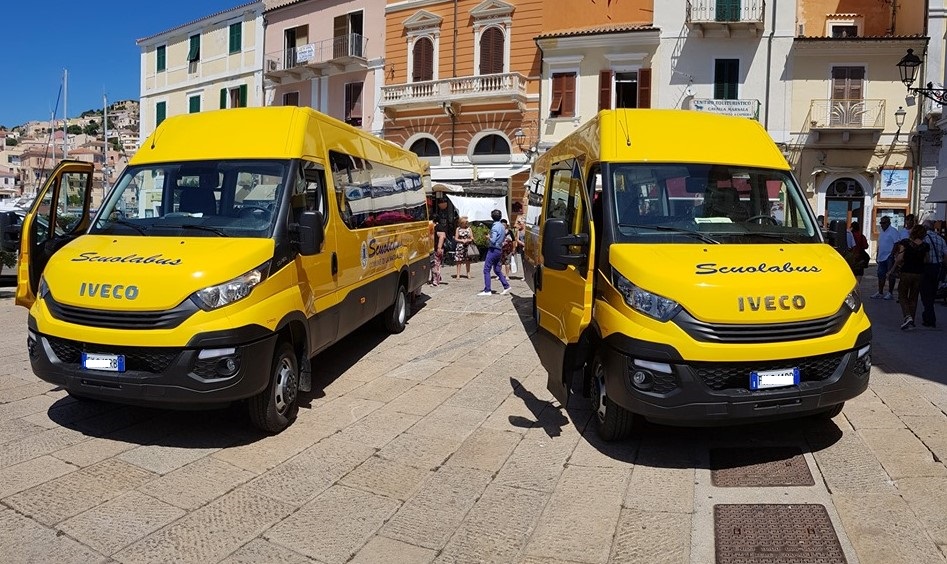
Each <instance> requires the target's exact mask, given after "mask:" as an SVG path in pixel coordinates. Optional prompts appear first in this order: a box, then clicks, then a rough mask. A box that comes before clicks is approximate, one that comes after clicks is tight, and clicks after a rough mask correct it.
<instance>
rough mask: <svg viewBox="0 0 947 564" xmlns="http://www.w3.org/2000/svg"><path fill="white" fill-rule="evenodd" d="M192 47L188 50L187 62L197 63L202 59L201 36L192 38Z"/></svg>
mask: <svg viewBox="0 0 947 564" xmlns="http://www.w3.org/2000/svg"><path fill="white" fill-rule="evenodd" d="M190 41H191V46H190V48H189V49H188V50H187V62H189V63H195V62H197V61H199V60H200V59H201V36H200V35H192V36H191V40H190Z"/></svg>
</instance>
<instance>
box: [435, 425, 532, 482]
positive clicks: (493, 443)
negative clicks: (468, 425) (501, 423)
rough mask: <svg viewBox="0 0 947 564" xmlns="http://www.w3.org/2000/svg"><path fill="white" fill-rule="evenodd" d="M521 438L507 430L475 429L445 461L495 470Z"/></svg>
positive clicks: (504, 461) (449, 463) (448, 463)
mask: <svg viewBox="0 0 947 564" xmlns="http://www.w3.org/2000/svg"><path fill="white" fill-rule="evenodd" d="M522 438H523V437H522V436H521V435H519V434H517V433H511V432H509V431H497V430H496V429H484V428H480V429H477V430H476V431H474V432H473V433H472V434H471V435H470V436H469V437H467V440H465V441H464V442H463V444H461V445H460V448H458V449H457V452H455V453H454V454H453V455H452V456H451V457H450V460H448V461H447V465H448V466H464V467H467V468H477V469H479V470H486V471H488V472H497V471H498V470H499V469H500V468H502V467H503V464H504V463H506V460H507V458H509V457H510V454H511V453H512V452H513V449H515V448H516V445H518V444H519V442H520V441H521V440H522Z"/></svg>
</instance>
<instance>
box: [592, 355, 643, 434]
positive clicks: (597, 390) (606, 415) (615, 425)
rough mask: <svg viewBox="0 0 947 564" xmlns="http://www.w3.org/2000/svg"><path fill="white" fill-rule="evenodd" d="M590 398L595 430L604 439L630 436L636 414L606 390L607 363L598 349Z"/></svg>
mask: <svg viewBox="0 0 947 564" xmlns="http://www.w3.org/2000/svg"><path fill="white" fill-rule="evenodd" d="M590 372H591V374H590V376H591V381H590V382H589V392H590V393H589V400H590V402H591V404H592V412H593V417H592V421H593V424H594V425H595V432H596V433H598V436H599V437H600V438H601V439H602V440H603V441H608V442H611V441H620V440H622V439H626V438H628V437H629V436H630V435H631V433H632V431H634V429H635V423H636V417H635V414H633V413H632V412H630V411H628V410H627V409H625V408H624V407H622V406H620V405H618V404H616V403H615V402H613V401H612V400H611V399H610V398H609V397H608V394H607V393H606V390H605V365H604V364H603V363H602V357H601V356H600V355H599V353H598V352H597V351H596V353H595V356H594V357H593V358H592V367H591V371H590Z"/></svg>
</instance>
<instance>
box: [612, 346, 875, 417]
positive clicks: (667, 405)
mask: <svg viewBox="0 0 947 564" xmlns="http://www.w3.org/2000/svg"><path fill="white" fill-rule="evenodd" d="M601 354H602V360H603V362H604V364H605V389H606V390H607V393H608V396H609V398H610V399H611V400H612V401H613V402H615V403H616V404H618V405H620V406H622V407H624V408H625V409H627V410H629V411H632V412H634V413H637V414H640V415H643V416H644V417H646V418H647V419H649V420H652V421H655V422H658V423H663V424H668V425H687V426H710V425H721V424H738V423H746V422H750V421H764V420H770V419H781V418H787V417H798V416H802V415H806V414H811V413H816V412H819V411H824V410H827V409H829V408H831V407H833V406H835V405H837V404H840V403H842V402H844V401H846V400H849V399H851V398H854V397H855V396H857V395H859V394H860V393H862V392H863V391H865V389H866V388H867V387H868V375H869V372H870V368H871V330H870V329H868V330H866V331H864V332H863V333H862V334H861V335H859V337H858V339H857V340H856V345H855V347H853V348H852V349H849V350H843V351H837V352H836V353H832V354H826V355H821V356H817V357H800V358H794V359H786V360H780V361H760V362H743V361H741V362H690V361H686V360H683V359H682V358H681V356H680V354H679V353H677V351H675V350H674V349H672V348H670V347H668V346H666V345H659V344H654V343H645V342H642V341H637V340H634V339H630V338H628V337H624V336H621V335H613V336H611V337H609V338H606V339H605V342H604V343H603V347H602V350H601ZM636 361H637V362H636ZM642 365H644V366H645V367H646V368H645V369H644V371H645V372H646V377H645V378H644V379H645V383H644V384H643V385H636V384H635V383H634V382H633V374H634V373H635V372H636V371H640V370H641V369H642ZM665 367H667V368H668V369H669V371H663V370H662V369H664V368H665ZM793 367H796V368H799V369H800V383H799V385H798V386H789V387H783V388H773V389H764V390H751V389H750V372H751V371H760V370H773V369H781V368H793ZM642 388H646V389H642Z"/></svg>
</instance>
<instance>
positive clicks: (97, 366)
mask: <svg viewBox="0 0 947 564" xmlns="http://www.w3.org/2000/svg"><path fill="white" fill-rule="evenodd" d="M82 368H85V369H86V370H105V371H107V372H125V355H123V354H93V353H82Z"/></svg>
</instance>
